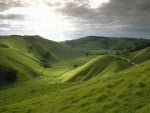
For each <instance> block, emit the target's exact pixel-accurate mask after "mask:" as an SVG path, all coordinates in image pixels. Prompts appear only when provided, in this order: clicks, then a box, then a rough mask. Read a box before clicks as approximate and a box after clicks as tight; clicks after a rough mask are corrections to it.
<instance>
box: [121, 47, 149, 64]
mask: <svg viewBox="0 0 150 113" xmlns="http://www.w3.org/2000/svg"><path fill="white" fill-rule="evenodd" d="M124 57H126V58H128V59H130V60H131V61H132V62H135V63H141V62H144V61H147V60H149V59H150V47H147V48H144V49H141V50H138V51H135V52H131V53H127V54H125V55H124Z"/></svg>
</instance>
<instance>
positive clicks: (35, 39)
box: [0, 35, 82, 80]
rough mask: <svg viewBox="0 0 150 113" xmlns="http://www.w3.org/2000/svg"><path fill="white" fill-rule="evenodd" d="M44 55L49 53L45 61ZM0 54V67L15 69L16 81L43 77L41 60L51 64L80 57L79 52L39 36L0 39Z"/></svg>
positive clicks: (2, 37)
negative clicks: (16, 73)
mask: <svg viewBox="0 0 150 113" xmlns="http://www.w3.org/2000/svg"><path fill="white" fill-rule="evenodd" d="M46 53H49V58H47V59H46V58H45V54H46ZM0 54H1V55H0V65H4V66H7V67H10V68H14V69H16V70H17V72H18V76H17V78H18V80H27V79H30V78H33V77H36V76H40V75H43V70H45V68H44V67H43V65H44V63H43V61H42V60H43V59H46V60H47V62H50V63H51V62H55V61H59V60H63V59H67V58H76V57H78V56H82V54H81V53H80V52H78V51H75V50H73V49H70V48H69V47H67V46H66V45H63V44H60V43H58V42H53V41H50V40H46V39H43V38H41V37H39V36H16V35H14V36H1V37H0ZM47 74H48V73H47Z"/></svg>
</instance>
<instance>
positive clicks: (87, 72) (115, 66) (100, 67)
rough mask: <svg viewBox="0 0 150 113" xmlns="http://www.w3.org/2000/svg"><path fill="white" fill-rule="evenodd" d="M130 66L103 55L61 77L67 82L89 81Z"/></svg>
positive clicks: (113, 57)
mask: <svg viewBox="0 0 150 113" xmlns="http://www.w3.org/2000/svg"><path fill="white" fill-rule="evenodd" d="M131 66H133V64H132V63H131V62H128V61H127V60H124V59H121V58H118V57H115V56H108V55H104V56H99V57H96V58H94V59H92V60H91V61H90V62H88V63H86V64H84V65H82V66H81V67H79V68H77V69H74V70H72V71H69V72H68V73H65V74H64V75H63V76H62V77H63V78H65V79H66V80H67V81H68V80H69V81H80V80H89V79H91V78H95V77H96V78H97V77H98V76H102V75H104V74H106V75H107V76H108V75H109V74H113V73H118V72H120V71H122V70H125V69H127V68H130V67H131Z"/></svg>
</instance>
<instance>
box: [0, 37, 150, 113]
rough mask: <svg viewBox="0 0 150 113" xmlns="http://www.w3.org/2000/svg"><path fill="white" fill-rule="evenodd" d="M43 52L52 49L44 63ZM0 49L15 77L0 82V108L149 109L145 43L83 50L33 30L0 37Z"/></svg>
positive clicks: (8, 112)
mask: <svg viewBox="0 0 150 113" xmlns="http://www.w3.org/2000/svg"><path fill="white" fill-rule="evenodd" d="M93 40H94V39H93ZM106 40H107V39H106ZM117 40H118V39H117ZM119 40H121V39H119ZM124 40H125V39H124ZM131 45H132V44H131ZM87 49H89V48H87ZM55 50H56V51H55ZM103 50H104V49H103ZM92 51H93V50H92ZM104 51H105V50H104ZM47 52H49V53H51V57H50V58H48V59H47V60H48V62H49V63H50V64H51V67H48V68H45V67H44V66H43V65H42V61H41V59H42V58H43V56H44V54H45V53H47ZM0 53H1V55H0V65H2V66H3V65H4V67H6V69H14V70H17V72H18V75H17V81H19V82H17V81H15V82H13V84H9V85H8V86H0V113H148V112H149V110H150V104H149V102H150V95H149V94H150V84H149V83H150V67H149V66H150V57H149V56H150V49H149V47H146V48H143V49H140V50H137V51H134V52H131V51H130V52H127V53H126V52H121V53H119V54H112V53H111V54H107V55H90V54H89V55H86V54H85V53H84V54H83V53H82V52H81V51H78V49H74V48H70V47H68V46H67V45H64V44H62V42H60V43H58V42H53V41H49V40H45V39H42V38H41V37H38V36H23V37H22V36H6V37H1V38H0ZM76 66H77V67H76ZM8 71H9V70H8Z"/></svg>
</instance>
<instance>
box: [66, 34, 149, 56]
mask: <svg viewBox="0 0 150 113" xmlns="http://www.w3.org/2000/svg"><path fill="white" fill-rule="evenodd" d="M63 43H65V44H66V45H69V46H70V47H72V48H77V49H81V50H83V51H87V52H89V53H98V54H104V53H110V52H114V51H124V52H125V51H128V50H131V51H132V50H138V49H139V48H145V47H148V46H150V40H148V39H136V38H115V37H113V38H111V37H101V36H88V37H83V38H79V39H75V40H68V41H65V42H63Z"/></svg>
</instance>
